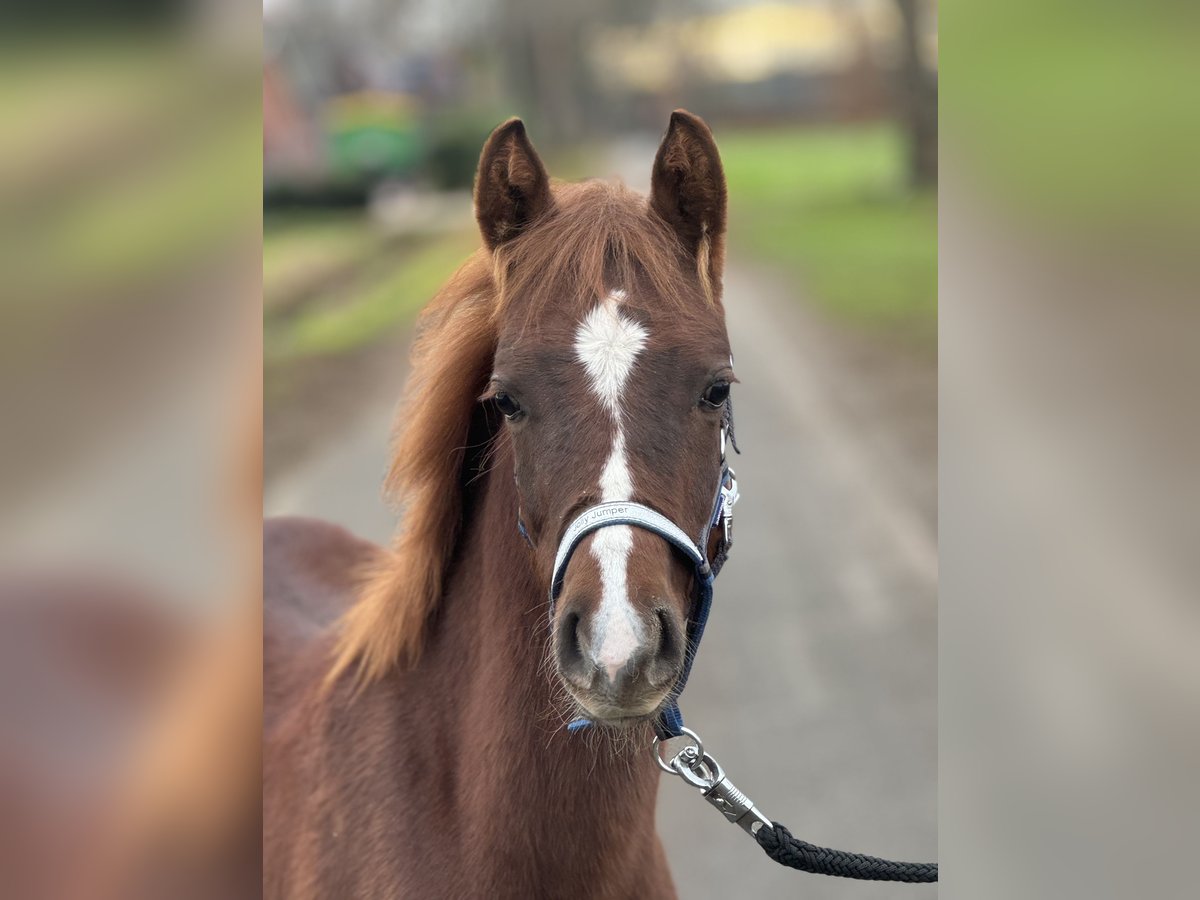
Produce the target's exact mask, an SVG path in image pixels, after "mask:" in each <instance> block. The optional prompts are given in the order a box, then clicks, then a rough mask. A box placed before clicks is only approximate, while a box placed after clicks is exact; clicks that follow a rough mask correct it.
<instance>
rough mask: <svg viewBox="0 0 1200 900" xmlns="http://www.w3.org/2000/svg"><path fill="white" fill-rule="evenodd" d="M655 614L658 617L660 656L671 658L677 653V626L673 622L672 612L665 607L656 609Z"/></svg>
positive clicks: (661, 657)
mask: <svg viewBox="0 0 1200 900" xmlns="http://www.w3.org/2000/svg"><path fill="white" fill-rule="evenodd" d="M654 615H655V617H656V618H657V619H658V657H659V659H670V658H671V656H673V655H674V653H675V644H676V637H675V626H674V625H673V624H672V622H671V615H670V613H668V612H667V611H666V610H665V609H656V610H655V611H654Z"/></svg>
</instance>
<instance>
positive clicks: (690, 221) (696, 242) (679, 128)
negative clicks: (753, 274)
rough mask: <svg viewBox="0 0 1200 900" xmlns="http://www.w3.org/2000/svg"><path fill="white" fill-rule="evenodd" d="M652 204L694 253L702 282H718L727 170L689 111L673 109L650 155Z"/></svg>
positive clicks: (707, 284) (722, 258)
mask: <svg viewBox="0 0 1200 900" xmlns="http://www.w3.org/2000/svg"><path fill="white" fill-rule="evenodd" d="M650 208H651V209H653V210H654V211H655V212H656V213H657V214H658V215H659V217H660V218H662V219H663V221H665V222H666V223H667V224H668V225H670V226H671V228H672V230H674V232H675V233H676V234H677V235H678V236H679V239H680V241H682V242H683V246H684V248H685V249H686V250H687V251H688V252H689V253H690V254H692V256H693V257H695V259H696V261H697V266H698V271H699V274H700V280H701V283H703V284H704V286H705V289H706V290H708V291H710V292H711V290H712V287H713V285H720V283H721V272H722V270H723V269H724V265H725V219H726V191H725V170H724V169H723V168H722V166H721V154H720V153H719V152H718V151H717V143H716V141H714V140H713V136H712V132H711V131H710V130H709V128H708V126H707V125H706V124H705V123H704V120H703V119H701V118H700V117H699V116H694V115H692V114H691V113H690V112H688V111H687V110H683V109H677V110H675V112H673V113H671V122H670V124H669V125H668V126H667V134H666V137H664V138H663V141H662V144H661V145H660V146H659V148H658V155H657V156H655V157H654V171H653V172H652V173H651V176H650Z"/></svg>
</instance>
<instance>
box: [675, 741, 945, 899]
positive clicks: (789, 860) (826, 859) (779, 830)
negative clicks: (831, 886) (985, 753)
mask: <svg viewBox="0 0 1200 900" xmlns="http://www.w3.org/2000/svg"><path fill="white" fill-rule="evenodd" d="M681 732H682V733H681V735H680V737H686V738H687V739H688V740H690V741H691V743H690V744H689V745H688V746H686V747H684V748H683V749H682V750H680V751H679V752H678V753H676V754H674V755H673V756H671V757H670V758H669V759H667V758H665V757H664V756H663V755H662V749H661V748H662V747H663V746H664V745H665V743H666V741H663V740H659V739H658V738H655V740H654V749H653V752H654V760H655V762H657V763H658V765H659V768H661V769H662V770H663V771H664V772H667V773H668V774H670V775H678V776H679V777H680V778H682V779H683V780H684V782H686V783H687V784H690V785H691V786H692V787H694V788H696V789H697V790H699V791H700V795H701V796H702V797H703V798H704V799H705V800H707V801H708V802H709V804H711V805H712V806H714V807H716V808H717V809H718V810H720V812H721V815H723V816H724V817H725V820H726V821H727V822H732V823H733V824H734V825H737V826H738V827H739V828H741V829H742V830H743V831H745V832H746V833H747V834H749V835H750V836H751V837H753V838H754V839H755V840H756V841H758V846H760V847H762V848H763V851H764V852H765V853H766V854H767V856H769V857H771V859H773V860H775V862H777V863H779V864H780V865H781V866H788V867H790V868H792V869H799V870H800V871H801V872H812V873H813V874H816V875H832V876H834V877H837V878H858V879H861V880H863V881H900V882H907V883H908V884H928V883H930V882H934V881H937V880H938V867H937V863H910V862H893V861H892V860H890V859H880V858H879V857H877V856H864V855H863V854H861V853H847V852H846V851H845V850H830V849H829V848H828V847H818V846H816V845H815V844H810V843H808V842H807V841H802V840H799V839H798V838H794V837H792V833H791V832H790V831H788V830H787V829H786V828H784V827H783V826H782V825H780V824H779V823H778V822H772V821H771V820H770V819H768V818H767V817H766V816H765V815H764V814H763V812H762V810H760V809H759V808H758V807H757V806H755V805H754V801H753V800H751V799H750V798H749V797H747V796H746V795H745V794H743V793H742V792H741V791H739V790H738V789H737V786H736V785H734V783H733V782H732V781H730V780H729V779H728V778H726V777H725V770H724V769H722V768H721V764H720V763H719V762H717V760H716V759H715V758H714V757H713V755H712V754H711V753H706V752H705V750H704V744H703V743H702V742H701V740H700V737H699V735H697V734H696V732H694V731H692V730H691V729H690V728H682V729H681Z"/></svg>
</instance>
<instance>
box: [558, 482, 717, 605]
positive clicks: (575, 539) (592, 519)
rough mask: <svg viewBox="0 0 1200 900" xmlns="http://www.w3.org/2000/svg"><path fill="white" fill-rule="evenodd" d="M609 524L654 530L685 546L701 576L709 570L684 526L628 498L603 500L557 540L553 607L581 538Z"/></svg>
mask: <svg viewBox="0 0 1200 900" xmlns="http://www.w3.org/2000/svg"><path fill="white" fill-rule="evenodd" d="M610 525H633V526H635V527H637V528H644V529H646V530H647V531H651V532H653V533H654V534H657V535H658V536H659V537H661V538H663V539H664V540H666V541H668V542H670V543H671V544H673V545H674V546H676V547H678V548H679V549H680V550H682V551H683V553H684V554H685V555H686V556H687V557H688V559H690V560H691V561H692V564H693V565H694V566H695V567H696V569H697V571H699V572H700V574H701V575H702V576H703V575H705V574H707V572H708V561H707V560H706V559H705V557H704V551H703V550H701V549H700V548H699V547H698V546H697V545H696V544H695V542H693V541H692V539H691V538H690V537H688V536H687V534H686V533H685V532H684V530H683V529H682V528H680V527H679V526H678V525H676V524H675V523H674V522H672V521H671V520H670V519H668V518H667V517H666V516H664V515H663V514H662V513H660V512H658V511H657V510H653V509H651V508H650V507H648V506H643V505H642V504H641V503H634V502H632V501H629V500H617V501H614V502H611V503H600V504H597V505H596V506H592V507H589V508H588V509H585V510H584V511H583V512H582V513H580V514H579V515H578V516H576V517H575V520H574V521H573V522H572V523H571V524H570V525H569V526H567V530H566V532H564V534H563V538H562V540H561V541H560V542H559V544H558V553H557V554H555V557H554V575H553V577H552V578H551V580H550V603H551V608H553V604H554V601H555V600H557V599H558V595H559V594H560V593H562V586H563V578H564V577H565V576H566V573H567V566H568V565H569V564H570V562H571V557H572V556H573V555H574V553H575V550H576V548H577V547H578V546H579V544H580V542H581V541H582V540H583V539H584V538H585V537H587V536H588V535H589V534H591V533H592V532H593V531H598V530H599V529H601V528H607V527H608V526H610Z"/></svg>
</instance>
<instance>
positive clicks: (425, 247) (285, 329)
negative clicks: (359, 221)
mask: <svg viewBox="0 0 1200 900" xmlns="http://www.w3.org/2000/svg"><path fill="white" fill-rule="evenodd" d="M477 243H478V239H477V238H476V236H475V235H474V233H456V234H450V235H444V236H442V237H438V238H432V239H430V240H429V241H428V242H427V243H424V244H422V245H420V246H418V247H414V248H412V249H411V250H409V251H407V252H403V253H400V252H398V253H397V254H396V259H395V261H394V262H390V261H389V262H387V263H386V264H385V265H383V266H373V267H371V270H370V271H369V272H367V273H365V274H364V277H363V278H361V279H359V280H357V281H355V282H354V284H352V285H350V286H348V287H345V288H343V289H341V290H339V291H338V293H337V295H336V296H334V297H328V298H322V302H319V303H315V304H313V305H312V306H311V307H307V308H305V309H304V310H302V311H301V313H300V314H299V315H297V316H293V317H289V318H287V319H286V320H285V321H283V322H281V323H278V324H277V325H275V324H273V323H272V322H271V320H270V317H269V316H268V321H267V325H266V330H265V338H264V340H265V344H266V347H265V350H266V354H267V357H268V359H270V360H271V361H273V362H290V361H294V360H298V359H301V358H303V357H309V356H322V355H332V354H340V353H350V352H353V351H355V350H358V349H360V348H362V347H365V346H366V345H368V344H371V343H373V342H374V341H376V340H378V339H380V338H382V337H384V336H385V335H387V334H389V333H391V332H392V331H393V330H394V329H395V328H397V327H399V326H401V325H403V324H404V323H406V322H408V321H411V320H412V319H413V318H415V316H416V314H417V313H418V312H419V311H420V309H421V308H422V307H423V306H424V305H425V304H426V303H427V302H428V301H429V300H430V298H432V297H433V295H434V294H435V293H436V292H437V290H438V288H439V287H441V285H442V284H443V283H444V282H445V281H446V280H447V279H449V277H450V275H451V274H453V272H454V271H455V269H457V268H458V266H459V264H461V263H462V262H463V261H464V260H465V259H466V257H467V256H468V255H469V254H470V253H471V251H472V250H473V249H474V248H475V246H476V245H477Z"/></svg>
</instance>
